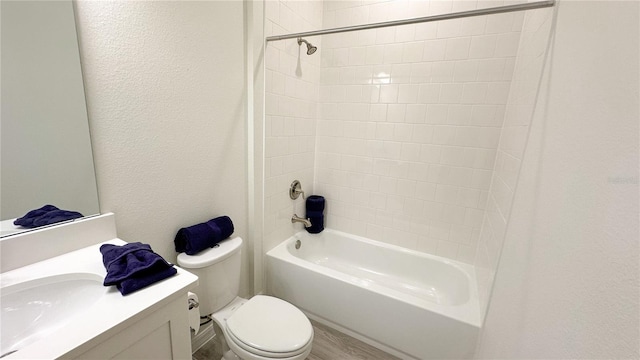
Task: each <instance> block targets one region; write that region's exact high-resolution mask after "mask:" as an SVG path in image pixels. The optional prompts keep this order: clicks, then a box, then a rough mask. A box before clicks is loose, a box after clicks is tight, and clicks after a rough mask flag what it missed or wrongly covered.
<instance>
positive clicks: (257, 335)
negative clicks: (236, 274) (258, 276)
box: [226, 295, 313, 355]
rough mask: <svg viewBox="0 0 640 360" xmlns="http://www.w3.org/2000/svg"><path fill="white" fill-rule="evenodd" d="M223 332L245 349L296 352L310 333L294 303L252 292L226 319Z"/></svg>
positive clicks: (311, 332) (306, 342) (308, 340)
mask: <svg viewBox="0 0 640 360" xmlns="http://www.w3.org/2000/svg"><path fill="white" fill-rule="evenodd" d="M226 328H227V331H228V332H229V333H230V334H231V335H232V337H233V338H235V339H237V340H239V341H237V342H236V343H237V345H238V346H240V347H242V348H244V349H245V350H247V351H249V352H255V350H257V351H258V352H259V353H271V354H274V355H275V354H277V353H287V354H289V353H296V352H298V351H299V350H301V349H303V348H304V347H305V346H306V345H307V344H308V343H309V342H310V341H311V338H312V336H313V327H312V326H311V323H310V322H309V319H307V317H306V316H305V315H304V314H303V313H302V311H300V310H299V309H298V308H296V307H295V306H293V305H291V304H289V303H288V302H286V301H283V300H280V299H278V298H274V297H271V296H263V295H256V296H254V297H253V298H251V300H249V301H247V302H246V303H245V304H244V305H242V306H241V307H240V308H239V309H238V310H236V311H235V312H234V313H233V314H232V315H231V316H230V317H229V318H228V319H227V324H226Z"/></svg>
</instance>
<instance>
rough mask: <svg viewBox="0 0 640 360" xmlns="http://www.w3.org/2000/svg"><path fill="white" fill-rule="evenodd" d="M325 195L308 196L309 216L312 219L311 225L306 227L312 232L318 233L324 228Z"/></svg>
mask: <svg viewBox="0 0 640 360" xmlns="http://www.w3.org/2000/svg"><path fill="white" fill-rule="evenodd" d="M324 205H325V200H324V196H320V195H311V196H309V197H308V198H307V202H306V207H307V218H308V219H309V220H310V221H311V226H310V227H308V228H305V229H306V230H307V232H308V233H310V234H317V233H319V232H322V230H324V214H323V211H324Z"/></svg>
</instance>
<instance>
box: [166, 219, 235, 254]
mask: <svg viewBox="0 0 640 360" xmlns="http://www.w3.org/2000/svg"><path fill="white" fill-rule="evenodd" d="M233 230H234V228H233V222H232V221H231V219H230V218H229V217H228V216H220V217H217V218H215V219H211V220H209V221H207V222H205V223H201V224H196V225H192V226H189V227H186V228H181V229H180V230H178V233H177V234H176V237H175V239H174V240H173V243H174V244H175V247H176V252H179V253H181V252H184V253H187V255H195V254H197V253H199V252H200V251H202V250H204V249H207V248H212V247H213V246H214V245H215V244H217V243H219V242H220V241H222V240H224V239H226V238H228V237H229V236H231V234H233Z"/></svg>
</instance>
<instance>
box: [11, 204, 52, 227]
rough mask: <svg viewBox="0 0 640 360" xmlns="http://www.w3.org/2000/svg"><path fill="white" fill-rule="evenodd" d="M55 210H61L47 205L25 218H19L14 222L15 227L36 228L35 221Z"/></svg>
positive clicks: (29, 213)
mask: <svg viewBox="0 0 640 360" xmlns="http://www.w3.org/2000/svg"><path fill="white" fill-rule="evenodd" d="M54 210H60V209H58V208H57V207H55V206H53V205H45V206H43V207H41V208H39V209H34V210H31V211H29V212H28V213H26V214H25V215H24V216H22V217H20V218H17V219H15V220H14V221H13V225H20V226H24V227H34V225H33V221H34V220H35V219H37V218H38V217H40V216H42V215H44V214H46V213H48V212H50V211H54Z"/></svg>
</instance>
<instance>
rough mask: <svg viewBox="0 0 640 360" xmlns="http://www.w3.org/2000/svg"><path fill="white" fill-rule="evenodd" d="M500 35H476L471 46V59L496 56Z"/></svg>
mask: <svg viewBox="0 0 640 360" xmlns="http://www.w3.org/2000/svg"><path fill="white" fill-rule="evenodd" d="M497 41H498V36H496V35H486V36H474V37H473V38H472V39H471V45H470V48H469V58H470V59H487V58H491V57H493V56H494V53H495V50H496V44H497Z"/></svg>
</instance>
